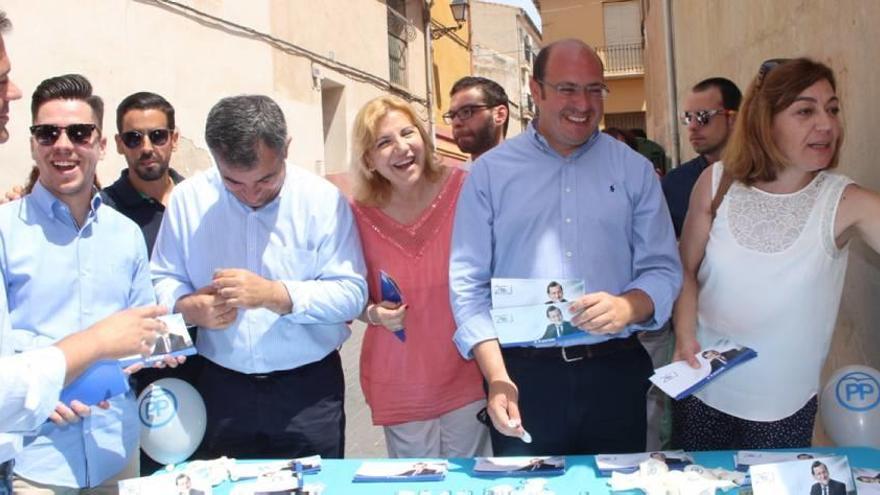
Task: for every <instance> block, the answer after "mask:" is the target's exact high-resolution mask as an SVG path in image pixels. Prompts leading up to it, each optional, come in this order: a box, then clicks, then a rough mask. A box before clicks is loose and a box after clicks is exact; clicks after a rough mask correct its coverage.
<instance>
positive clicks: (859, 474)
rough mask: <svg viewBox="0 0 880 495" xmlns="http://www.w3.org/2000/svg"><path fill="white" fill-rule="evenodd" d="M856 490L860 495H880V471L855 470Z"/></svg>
mask: <svg viewBox="0 0 880 495" xmlns="http://www.w3.org/2000/svg"><path fill="white" fill-rule="evenodd" d="M852 472H853V477H855V479H856V490H858V492H859V495H880V471H877V470H876V469H864V468H853V470H852Z"/></svg>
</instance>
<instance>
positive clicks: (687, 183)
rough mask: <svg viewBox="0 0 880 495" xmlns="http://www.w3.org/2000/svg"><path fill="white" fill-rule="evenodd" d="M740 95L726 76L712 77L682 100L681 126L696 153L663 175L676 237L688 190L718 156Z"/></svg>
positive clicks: (686, 208)
mask: <svg viewBox="0 0 880 495" xmlns="http://www.w3.org/2000/svg"><path fill="white" fill-rule="evenodd" d="M741 99H742V94H741V93H740V91H739V88H737V87H736V84H734V83H733V82H732V81H730V80H729V79H725V78H723V77H712V78H709V79H705V80H703V81H700V82H699V83H697V84H696V85H695V86H694V87H693V88H692V89H691V92H690V93H689V94H688V95H687V98H685V100H684V105H683V111H682V113H681V116H680V118H681V125H682V126H684V127H685V128H686V129H687V134H688V140H689V141H690V142H691V146H693V148H694V151H696V152H697V154H698V156H697V157H696V158H694V159H693V160H691V161H689V162H687V163H683V164H682V165H680V166H679V167H678V168H676V169H675V170H672V171H670V172H669V173H668V174H667V175H666V176H664V177H663V181H662V183H663V194H664V195H665V196H666V203H667V204H668V205H669V213H670V215H672V225H673V226H674V227H675V236H676V237H679V236H680V235H681V228H682V226H683V225H684V217H685V216H686V215H687V210H688V202H689V201H690V197H691V189H693V188H694V184H696V182H697V178H698V177H699V176H700V173H702V172H703V170H704V169H705V168H706V167H708V166H709V165H710V164H712V163H715V162H717V161H718V160H720V159H721V152H722V151H723V150H724V145H726V144H727V138H729V137H730V133H732V132H733V123H734V121H735V120H736V112H737V110H738V109H739V102H740V100H741Z"/></svg>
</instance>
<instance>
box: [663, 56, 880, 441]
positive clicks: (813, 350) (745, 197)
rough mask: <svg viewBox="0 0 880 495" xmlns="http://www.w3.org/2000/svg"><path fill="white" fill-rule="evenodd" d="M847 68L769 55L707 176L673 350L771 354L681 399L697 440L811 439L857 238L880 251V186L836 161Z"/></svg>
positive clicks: (688, 250) (685, 435) (680, 422)
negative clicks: (839, 90) (865, 183)
mask: <svg viewBox="0 0 880 495" xmlns="http://www.w3.org/2000/svg"><path fill="white" fill-rule="evenodd" d="M839 112H840V102H839V100H838V97H837V95H836V82H835V79H834V74H833V72H832V71H831V69H829V68H828V67H827V66H825V65H823V64H821V63H817V62H814V61H812V60H809V59H803V58H801V59H792V60H778V59H777V60H771V61H768V62H765V63H764V64H763V65H762V66H761V70H760V72H759V73H758V76H757V77H756V78H755V80H754V81H753V82H752V84H751V86H750V87H749V90H748V92H747V94H746V97H745V100H744V101H743V105H742V107H741V109H740V115H739V116H738V119H737V122H736V127H735V128H734V133H733V136H732V137H731V140H730V142H729V143H728V145H727V147H726V149H725V153H724V155H723V164H722V163H721V162H718V163H716V164H714V165H713V166H712V167H709V168H707V169H706V171H705V172H704V173H703V174H702V175H701V176H700V178H699V180H698V181H697V184H696V186H695V187H694V191H693V193H692V195H691V200H690V208H689V211H688V215H687V218H686V220H685V223H684V229H683V232H682V237H681V245H680V249H681V258H682V264H683V266H684V285H683V288H682V291H681V295H680V297H679V300H678V302H677V303H676V306H675V311H674V314H673V320H674V323H675V333H676V339H677V341H676V347H675V357H674V359H676V360H679V359H687V360H688V361H689V362H690V363H691V365H692V366H694V367H696V366H699V365H698V363H697V361H696V359H695V358H694V355H695V354H696V353H697V352H699V350H700V349H701V348H702V347H706V346H710V345H712V344H713V343H715V342H716V341H717V340H718V339H720V338H722V337H725V338H728V339H730V340H732V341H734V342H736V343H738V344H741V345H745V346H748V347H751V348H753V349H755V350H756V351H757V352H758V357H757V358H755V359H753V360H751V361H748V362H746V363H744V364H742V365H741V366H739V367H737V368H735V369H734V370H732V371H731V372H729V373H727V374H725V375H722V376H720V377H719V378H717V379H716V380H713V382H712V383H711V384H709V385H708V386H706V387H705V388H704V389H703V390H701V391H700V392H699V393H697V394H696V395H695V396H692V397H690V398H688V399H685V400H682V401H679V402H677V403H675V405H674V410H673V442H674V443H675V444H676V447H679V448H684V449H687V450H720V449H756V448H782V447H792V448H796V447H805V446H809V445H810V441H811V438H812V433H813V424H814V421H815V416H816V409H817V402H816V401H817V399H816V394H817V392H818V389H819V373H820V370H821V369H822V364H823V363H824V361H825V356H826V354H827V353H828V347H829V345H830V342H831V334H832V332H833V331H834V323H835V320H836V318H837V311H838V306H839V303H840V295H841V292H842V289H843V278H844V272H845V269H846V260H847V253H848V249H847V245H848V244H847V243H848V241H849V239H851V238H852V237H853V236H860V237H862V238H863V239H864V240H865V241H866V242H867V243H868V245H870V246H871V247H872V248H873V249H874V250H875V251H878V250H880V195H877V194H876V193H874V192H871V191H868V190H866V189H863V188H861V187H859V186H858V185H856V184H853V183H852V181H851V180H850V179H848V178H846V177H844V176H842V175H839V174H837V173H833V172H830V171H829V170H830V169H832V168H834V167H835V166H836V165H837V161H838V156H839V153H840V145H841V143H842V141H843V130H842V127H841V121H840V116H839Z"/></svg>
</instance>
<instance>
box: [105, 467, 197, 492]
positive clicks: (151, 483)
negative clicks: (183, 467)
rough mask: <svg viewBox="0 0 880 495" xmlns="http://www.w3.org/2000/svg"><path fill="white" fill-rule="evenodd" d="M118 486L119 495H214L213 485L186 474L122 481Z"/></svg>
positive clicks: (177, 473) (168, 474)
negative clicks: (177, 494) (178, 494)
mask: <svg viewBox="0 0 880 495" xmlns="http://www.w3.org/2000/svg"><path fill="white" fill-rule="evenodd" d="M118 486H119V495H156V494H157V493H185V494H188V495H211V493H212V490H211V483H209V482H208V481H206V480H203V479H201V478H199V477H197V476H193V475H191V474H190V473H186V472H176V473H167V474H155V475H153V476H144V477H142V478H132V479H128V480H120V481H119V483H118Z"/></svg>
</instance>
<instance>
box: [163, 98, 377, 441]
mask: <svg viewBox="0 0 880 495" xmlns="http://www.w3.org/2000/svg"><path fill="white" fill-rule="evenodd" d="M205 138H206V141H207V143H208V147H209V148H210V150H211V153H212V155H213V156H214V161H215V162H216V164H217V166H216V167H215V168H212V169H210V170H207V171H205V172H203V173H201V174H199V175H196V176H195V177H191V178H189V179H187V180H186V181H184V182H182V183H181V184H179V185H178V186H177V187H175V189H174V192H173V193H172V196H171V200H170V201H169V204H168V208H167V209H166V211H165V218H164V220H163V222H162V226H161V227H160V229H159V235H158V237H157V239H156V246H155V249H154V250H153V257H152V261H151V266H152V271H153V283H154V285H155V288H156V294H157V296H158V298H159V300H160V301H162V303H163V304H165V305H168V306H169V307H174V308H175V311H179V312H181V313H183V316H184V318H185V320H186V321H187V322H188V323H189V324H193V325H198V327H199V334H198V342H197V344H196V345H197V347H198V349H199V353H200V354H201V355H202V356H204V357H205V358H206V360H205V365H204V368H203V370H202V372H201V376H200V378H199V379H198V389H199V392H201V394H202V397H203V398H204V400H205V405H206V407H207V413H208V424H207V431H206V432H205V439H204V440H203V442H202V449H201V452H200V453H197V454H196V455H197V457H217V456H220V455H227V456H230V457H236V458H254V457H258V458H259V457H262V458H269V457H275V458H291V457H299V456H304V455H312V454H320V455H322V456H324V457H342V455H343V452H344V431H343V430H344V424H345V415H344V412H343V408H342V406H343V397H344V385H343V375H342V367H341V363H340V360H339V353H338V352H337V349H338V348H339V347H340V346H341V345H342V343H343V342H344V341H345V340H346V339H347V338H348V336H349V335H350V331H349V329H348V326H347V325H346V321H348V320H352V319H354V318H355V317H356V316H357V315H358V314H360V312H361V311H362V310H363V307H364V303H365V301H366V290H367V289H366V281H365V279H364V275H363V274H364V272H365V268H364V261H363V256H362V254H361V248H360V242H359V239H358V236H357V230H356V229H355V226H354V222H353V217H352V213H351V210H350V209H349V206H348V203H347V202H346V200H345V198H344V197H343V196H342V194H341V193H340V191H339V190H338V189H336V187H334V186H333V185H331V184H330V183H329V182H327V181H325V180H324V179H322V178H320V177H318V176H315V175H314V174H311V173H309V172H306V171H305V170H302V169H299V168H296V167H288V166H287V165H286V163H285V160H286V158H287V150H288V147H289V144H290V137H289V136H288V135H287V125H286V123H285V120H284V114H283V113H282V112H281V109H280V108H279V107H278V105H277V104H276V103H275V102H274V101H272V100H271V99H270V98H268V97H265V96H259V95H245V96H237V97H231V98H224V99H223V100H221V101H220V102H219V103H217V104H216V105H215V106H214V108H213V109H211V112H210V113H209V115H208V119H207V124H206V129H205Z"/></svg>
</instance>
